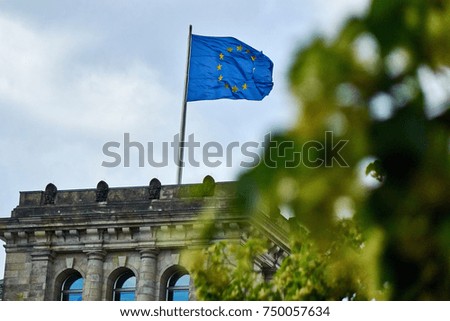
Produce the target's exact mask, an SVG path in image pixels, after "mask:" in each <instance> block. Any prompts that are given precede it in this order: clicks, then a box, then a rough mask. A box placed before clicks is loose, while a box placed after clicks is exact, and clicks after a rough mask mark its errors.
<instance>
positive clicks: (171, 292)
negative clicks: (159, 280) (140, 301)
mask: <svg viewBox="0 0 450 321" xmlns="http://www.w3.org/2000/svg"><path fill="white" fill-rule="evenodd" d="M190 281H191V277H190V276H189V274H188V273H187V272H180V271H178V272H175V273H174V274H172V276H171V277H170V278H169V281H168V282H167V287H166V300H167V301H189V283H190Z"/></svg>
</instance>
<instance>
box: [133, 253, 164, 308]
mask: <svg viewBox="0 0 450 321" xmlns="http://www.w3.org/2000/svg"><path fill="white" fill-rule="evenodd" d="M140 254H141V265H140V268H139V277H138V284H137V286H136V300H137V301H155V300H156V299H157V298H158V296H159V293H158V291H157V289H156V274H157V273H156V271H157V267H156V264H157V262H158V260H157V258H158V251H157V250H155V249H143V250H141V251H140Z"/></svg>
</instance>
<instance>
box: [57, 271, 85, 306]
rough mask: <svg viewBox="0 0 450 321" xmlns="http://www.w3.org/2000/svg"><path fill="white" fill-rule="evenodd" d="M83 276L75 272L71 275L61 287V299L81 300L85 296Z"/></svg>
mask: <svg viewBox="0 0 450 321" xmlns="http://www.w3.org/2000/svg"><path fill="white" fill-rule="evenodd" d="M83 283H84V282H83V277H82V276H81V274H80V273H78V272H74V273H72V274H71V275H69V276H68V277H67V278H66V279H65V280H64V282H63V283H62V287H61V301H81V300H82V296H83Z"/></svg>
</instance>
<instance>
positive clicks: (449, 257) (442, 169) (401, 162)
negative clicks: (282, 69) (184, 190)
mask: <svg viewBox="0 0 450 321" xmlns="http://www.w3.org/2000/svg"><path fill="white" fill-rule="evenodd" d="M449 30H450V1H447V0H374V1H373V2H372V3H371V6H370V8H369V10H368V12H367V13H366V14H365V15H364V16H363V17H359V18H352V19H350V20H348V21H347V22H346V24H345V25H344V27H343V28H342V30H341V31H340V32H339V33H338V35H337V36H336V37H335V38H334V39H331V40H327V39H324V38H316V39H314V40H313V41H312V42H311V43H310V44H309V45H308V46H306V47H305V48H303V49H301V50H300V52H299V53H298V55H297V57H296V58H295V61H294V63H293V65H292V68H291V72H290V83H291V89H292V93H293V94H294V95H295V97H296V98H297V99H298V106H299V111H300V112H299V115H300V116H299V120H298V122H297V124H296V126H295V127H294V128H292V129H291V130H289V131H288V132H285V133H282V134H279V135H278V136H277V137H275V139H274V141H273V142H272V144H271V146H270V148H269V147H267V148H266V151H265V155H264V160H265V161H264V162H263V163H261V164H260V165H259V166H257V167H256V168H254V169H252V170H251V171H249V172H247V173H245V174H244V175H243V176H242V177H241V178H240V180H239V182H238V193H239V195H240V196H241V199H240V200H239V202H238V203H239V206H240V209H241V211H244V212H245V213H247V214H248V215H255V213H257V212H258V211H259V209H260V208H261V207H264V208H268V209H271V211H270V212H271V213H273V215H279V211H278V210H277V209H278V208H283V209H289V211H290V212H292V213H293V214H294V217H293V218H292V219H291V220H290V225H291V235H290V236H291V240H292V248H291V255H290V256H289V257H288V258H287V259H285V260H284V262H283V264H282V266H281V267H280V268H279V269H278V271H277V273H276V274H275V276H274V278H273V279H272V280H271V281H270V282H264V281H263V280H261V279H260V278H258V275H257V274H256V273H255V272H254V271H253V265H252V264H251V262H252V259H253V258H254V256H256V255H258V253H260V251H262V249H263V248H264V247H263V246H262V243H261V242H264V240H258V238H255V239H251V242H248V243H247V244H245V245H242V246H236V245H227V244H220V243H219V244H215V245H213V246H212V247H211V248H210V249H209V250H208V252H207V253H203V255H201V254H199V255H200V257H201V258H203V260H196V264H194V265H193V267H192V273H193V275H194V280H195V282H196V283H195V285H196V289H197V295H198V298H199V299H214V300H233V299H236V300H244V299H248V300H251V299H255V300H256V299H262V300H308V299H311V300H326V299H330V300H339V299H343V298H351V299H371V298H376V299H392V300H450V277H449V271H450V194H449V191H450V162H449V160H450V159H449V126H450V114H449V106H450V101H449V97H450V89H449V88H450V69H449V66H450V32H449ZM430 83H431V84H433V90H429V89H427V88H429V87H430ZM436 90H438V91H439V92H441V93H444V95H441V96H442V97H444V98H445V99H440V100H439V99H436V98H438V97H434V95H435V92H436ZM445 94H446V95H445ZM286 141H293V142H295V146H296V147H295V149H289V148H286V145H285V144H283V142H286ZM345 141H347V142H346V143H345ZM311 142H315V143H314V144H311ZM317 142H318V143H320V144H321V145H317ZM339 142H343V143H342V144H341V145H339ZM319 146H323V148H319ZM337 147H339V149H338V148H337ZM295 152H302V154H301V156H302V163H301V164H300V165H299V166H291V165H292V162H291V161H292V159H293V158H294V157H298V155H299V154H296V153H295ZM340 156H341V157H342V159H341V158H340ZM342 160H344V162H342ZM368 160H372V161H373V160H375V161H373V162H372V163H371V164H369V165H368V166H367V164H368V162H369V161H368ZM364 170H365V171H366V173H367V174H369V176H368V177H372V180H373V182H374V184H370V185H368V184H365V183H364V180H363V179H361V175H360V173H361V172H363V173H364ZM343 214H346V215H347V216H349V215H350V216H352V217H351V218H346V219H343V218H342V217H341V216H343ZM305 231H308V232H305ZM224 253H227V254H226V255H224ZM230 262H234V263H233V264H231V265H230Z"/></svg>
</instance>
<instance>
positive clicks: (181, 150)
mask: <svg viewBox="0 0 450 321" xmlns="http://www.w3.org/2000/svg"><path fill="white" fill-rule="evenodd" d="M191 42H192V25H189V40H188V50H187V63H186V79H185V81H184V101H183V109H182V111H181V128H180V142H179V145H178V146H179V147H178V179H177V182H178V185H180V184H181V181H182V178H183V166H184V164H183V157H184V137H185V132H186V107H187V95H188V86H189V67H190V62H191Z"/></svg>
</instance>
